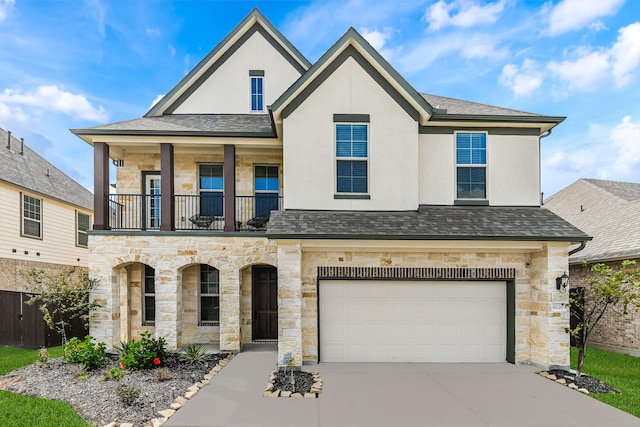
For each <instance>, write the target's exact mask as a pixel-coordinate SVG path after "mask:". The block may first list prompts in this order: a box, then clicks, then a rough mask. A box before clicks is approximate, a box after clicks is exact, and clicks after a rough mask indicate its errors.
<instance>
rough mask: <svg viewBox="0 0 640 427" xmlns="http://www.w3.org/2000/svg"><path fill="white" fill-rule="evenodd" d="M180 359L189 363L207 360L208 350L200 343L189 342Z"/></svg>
mask: <svg viewBox="0 0 640 427" xmlns="http://www.w3.org/2000/svg"><path fill="white" fill-rule="evenodd" d="M180 360H183V361H185V362H187V363H198V362H204V361H205V360H207V350H206V349H205V348H204V347H203V346H201V345H198V344H189V345H188V346H187V347H185V349H184V350H182V352H181V353H180Z"/></svg>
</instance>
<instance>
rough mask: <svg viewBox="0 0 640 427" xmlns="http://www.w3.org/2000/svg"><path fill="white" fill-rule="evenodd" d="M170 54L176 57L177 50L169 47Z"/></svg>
mask: <svg viewBox="0 0 640 427" xmlns="http://www.w3.org/2000/svg"><path fill="white" fill-rule="evenodd" d="M169 53H171V56H176V48H175V47H173V46H172V45H169Z"/></svg>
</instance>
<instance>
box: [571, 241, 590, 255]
mask: <svg viewBox="0 0 640 427" xmlns="http://www.w3.org/2000/svg"><path fill="white" fill-rule="evenodd" d="M585 246H587V242H586V240H583V241H582V242H580V246H578V247H577V248H575V249H572V250H570V251H569V256H571V255H573V254H575V253H576V252H580V251H581V250H583V249H584V247H585Z"/></svg>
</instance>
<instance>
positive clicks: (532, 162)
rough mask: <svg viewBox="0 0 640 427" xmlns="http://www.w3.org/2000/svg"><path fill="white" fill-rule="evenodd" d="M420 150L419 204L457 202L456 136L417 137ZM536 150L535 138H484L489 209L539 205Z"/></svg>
mask: <svg viewBox="0 0 640 427" xmlns="http://www.w3.org/2000/svg"><path fill="white" fill-rule="evenodd" d="M460 131H463V129H460ZM419 147H420V148H419V159H420V161H419V165H420V172H419V176H420V190H419V191H420V204H427V205H452V204H453V203H454V201H455V199H456V158H455V150H456V148H455V134H424V135H420V145H419ZM538 147H539V142H538V137H536V136H520V135H492V134H488V135H487V166H486V167H487V175H486V179H487V199H488V201H489V204H490V205H492V206H539V205H540V168H539V166H538V165H539V160H540V153H539V149H538Z"/></svg>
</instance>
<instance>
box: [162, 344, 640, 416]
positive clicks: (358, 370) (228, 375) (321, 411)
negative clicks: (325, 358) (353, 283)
mask: <svg viewBox="0 0 640 427" xmlns="http://www.w3.org/2000/svg"><path fill="white" fill-rule="evenodd" d="M275 363H276V353H275V352H274V351H257V352H246V353H244V352H243V353H240V354H238V355H237V356H236V357H235V358H234V359H233V360H232V361H231V362H230V363H229V364H228V365H227V366H226V367H225V368H224V369H223V370H222V371H221V372H220V373H219V374H218V375H217V376H216V377H215V378H214V379H213V380H212V381H211V384H209V385H208V386H205V387H204V388H203V389H202V390H200V392H199V393H198V394H197V395H196V396H194V397H193V398H192V399H191V400H190V401H189V402H188V403H187V404H186V405H185V406H184V407H183V408H181V409H180V410H179V411H178V412H176V414H175V415H174V416H173V417H172V418H170V419H169V420H168V421H167V423H165V424H164V425H165V426H169V427H170V426H174V427H177V426H225V427H232V426H298V427H304V426H323V427H329V426H332V427H333V426H345V427H347V426H363V427H364V426H367V427H374V426H397V427H401V426H464V427H473V426H483V427H484V426H514V427H515V426H536V427H540V426H545V427H552V426H558V427H567V426H581V427H585V426H603V427H604V426H607V427H624V426H635V427H640V418H636V417H633V416H631V415H629V414H627V413H625V412H622V411H620V410H618V409H615V408H613V407H611V406H608V405H605V404H603V403H601V402H599V401H597V400H595V399H593V398H591V397H589V396H585V395H583V394H581V393H578V392H576V391H573V390H571V389H569V388H567V387H564V386H561V385H559V384H556V383H554V382H553V381H550V380H548V379H545V378H542V377H540V376H539V375H536V374H535V371H536V369H535V368H533V367H531V366H515V365H511V364H508V363H497V364H439V363H438V364H433V363H418V364H410V363H399V364H388V363H321V364H319V365H317V366H312V367H310V369H309V370H313V371H319V372H320V374H321V376H322V379H323V381H324V387H323V391H322V393H321V395H320V397H319V398H318V399H292V398H267V397H262V393H263V391H264V389H265V386H266V383H267V381H268V377H269V374H270V372H271V371H272V370H273V368H274V367H275ZM305 368H307V367H305Z"/></svg>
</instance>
